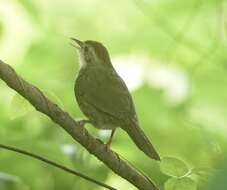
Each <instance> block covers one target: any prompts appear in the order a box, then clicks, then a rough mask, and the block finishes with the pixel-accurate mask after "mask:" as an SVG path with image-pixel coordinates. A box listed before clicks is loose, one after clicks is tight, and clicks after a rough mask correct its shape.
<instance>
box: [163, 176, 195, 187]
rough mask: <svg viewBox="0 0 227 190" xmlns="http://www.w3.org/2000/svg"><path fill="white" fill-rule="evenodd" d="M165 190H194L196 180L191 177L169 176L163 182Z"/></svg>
mask: <svg viewBox="0 0 227 190" xmlns="http://www.w3.org/2000/svg"><path fill="white" fill-rule="evenodd" d="M164 186H165V190H196V186H197V185H196V182H195V181H193V180H192V179H191V178H188V177H184V178H180V179H178V178H171V179H169V180H168V181H167V182H165V185H164Z"/></svg>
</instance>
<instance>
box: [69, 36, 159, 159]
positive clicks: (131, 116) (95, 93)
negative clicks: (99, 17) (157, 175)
mask: <svg viewBox="0 0 227 190" xmlns="http://www.w3.org/2000/svg"><path fill="white" fill-rule="evenodd" d="M71 40H72V45H73V46H74V47H75V48H77V50H78V52H79V57H80V61H79V62H80V69H79V72H78V74H77V77H76V80H75V85H74V93H75V97H76V101H77V103H78V105H79V108H80V110H81V111H82V112H83V114H84V115H85V116H86V117H87V118H88V120H84V123H87V122H88V123H91V124H92V125H93V126H94V127H96V128H98V129H108V130H111V135H110V138H109V140H108V142H107V143H106V145H107V147H110V145H111V142H112V138H113V135H114V132H115V130H116V129H117V128H121V129H123V130H124V131H125V132H126V133H127V134H128V135H129V136H130V138H131V139H132V141H133V142H134V143H135V144H136V146H137V147H138V148H139V149H140V150H141V151H143V152H144V153H145V154H146V155H147V156H148V157H150V158H151V159H154V160H160V156H159V154H158V153H157V151H156V149H155V148H154V146H153V145H152V144H151V142H150V140H149V139H148V137H147V136H146V134H145V133H144V131H143V130H142V129H141V128H140V126H139V121H138V117H137V114H136V111H135V106H134V103H133V99H132V96H131V94H130V92H129V90H128V88H127V86H126V84H125V82H124V81H123V79H122V78H121V77H120V76H119V75H118V73H117V72H116V70H115V69H114V67H113V65H112V63H111V59H110V55H109V53H108V50H107V48H106V47H105V46H104V45H103V44H102V43H100V42H97V41H92V40H87V41H81V40H78V39H76V38H71Z"/></svg>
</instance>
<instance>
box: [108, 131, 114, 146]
mask: <svg viewBox="0 0 227 190" xmlns="http://www.w3.org/2000/svg"><path fill="white" fill-rule="evenodd" d="M114 132H115V129H113V130H112V131H111V135H110V138H109V140H108V141H107V143H106V147H107V149H110V146H111V143H112V139H113V136H114Z"/></svg>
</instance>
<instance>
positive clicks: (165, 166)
mask: <svg viewBox="0 0 227 190" xmlns="http://www.w3.org/2000/svg"><path fill="white" fill-rule="evenodd" d="M160 169H161V171H162V172H163V173H164V174H166V175H168V176H173V177H182V176H184V175H185V174H187V173H188V172H189V169H188V167H187V165H186V164H185V163H184V162H183V161H181V160H179V159H177V158H173V157H164V158H162V160H161V163H160Z"/></svg>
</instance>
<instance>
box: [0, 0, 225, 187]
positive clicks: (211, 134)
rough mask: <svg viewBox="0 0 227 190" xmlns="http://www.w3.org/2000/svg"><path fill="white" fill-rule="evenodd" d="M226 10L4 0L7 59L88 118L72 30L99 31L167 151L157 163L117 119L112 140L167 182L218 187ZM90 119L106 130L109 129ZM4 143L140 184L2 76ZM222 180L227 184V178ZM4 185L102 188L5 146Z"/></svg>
mask: <svg viewBox="0 0 227 190" xmlns="http://www.w3.org/2000/svg"><path fill="white" fill-rule="evenodd" d="M226 14H227V5H226V2H225V1H223V0H209V1H203V0H192V1H181V0H160V1H151V0H150V1H149V0H125V1H121V0H116V1H113V0H112V1H105V0H93V1H89V0H78V1H74V0H67V1H54V0H31V1H26V0H18V1H13V0H0V59H3V60H4V61H5V62H7V63H9V64H11V65H13V67H14V68H15V69H16V70H17V71H18V72H19V73H20V74H21V75H23V77H25V79H26V80H28V81H30V82H32V83H34V84H35V85H37V86H39V87H40V88H41V89H44V91H45V94H46V95H47V96H48V97H49V98H50V99H52V100H53V101H54V102H56V103H58V104H59V105H60V106H61V107H62V108H64V109H65V110H67V111H68V112H70V113H72V114H73V115H74V116H75V118H83V114H82V113H81V112H80V110H79V108H78V106H77V104H76V101H75V98H74V92H73V85H74V81H75V77H76V73H77V71H78V69H79V64H78V56H77V54H76V53H75V49H74V48H73V47H71V46H70V45H69V43H70V40H69V38H70V37H76V38H79V39H82V40H86V39H93V40H97V41H101V42H102V43H103V44H105V45H106V46H107V48H108V49H109V51H110V54H111V58H112V60H113V64H114V66H115V67H116V69H118V71H119V72H120V73H122V76H123V77H125V78H124V79H125V80H127V81H128V82H129V85H130V84H133V88H132V89H131V90H132V95H133V99H134V102H135V107H136V110H137V112H138V116H139V120H140V124H141V127H142V128H143V129H144V131H145V132H146V134H147V135H148V137H149V138H150V139H151V140H152V143H153V144H154V146H155V147H156V148H157V150H158V151H159V152H160V154H161V156H163V155H167V156H166V157H163V159H162V161H161V163H160V168H159V167H158V165H159V164H158V163H156V162H155V161H151V160H150V159H149V158H147V157H146V156H145V155H144V154H143V153H141V152H140V151H139V150H138V149H137V148H136V147H135V145H134V144H133V143H132V142H131V140H130V138H129V137H127V135H126V134H125V133H124V132H123V131H122V130H120V129H119V130H117V132H116V135H115V137H114V141H113V145H112V148H113V149H114V150H116V151H117V152H118V153H120V154H121V155H122V156H123V157H124V158H126V159H127V160H129V161H130V162H131V163H132V164H133V165H135V166H136V167H137V168H140V169H141V170H142V171H143V172H144V173H146V174H148V175H149V176H150V177H151V178H152V179H153V180H154V181H155V182H156V183H157V184H158V185H159V186H160V187H161V189H165V190H178V189H185V190H194V189H195V188H197V189H198V190H203V189H206V186H207V184H209V185H210V187H212V188H213V189H214V187H215V185H217V184H216V182H217V181H219V180H221V179H222V177H223V176H225V170H224V169H223V170H224V171H220V170H219V169H218V170H217V171H216V170H214V169H216V168H217V167H218V166H220V167H221V166H222V165H223V163H225V162H224V161H223V160H222V159H221V158H222V157H223V155H226V154H225V151H224V150H225V149H226V147H227V141H226V136H225V134H226V126H225V123H227V117H226V115H227V99H226V97H227V90H226V87H225V86H226V83H227V77H226V60H227V57H226V56H227V55H226V39H227V32H226V28H227V27H226V26H227V25H226V23H227V22H226V18H227V17H226ZM129 73H130V74H129ZM87 127H88V128H89V131H90V132H91V133H92V134H94V136H96V137H97V138H100V139H102V140H104V141H106V140H107V138H108V135H106V133H104V132H100V131H98V130H96V129H94V128H93V127H91V126H87ZM0 143H5V144H11V145H14V146H18V147H22V148H23V149H27V150H28V151H32V152H34V153H38V154H41V155H43V156H46V157H48V158H49V159H52V160H54V161H57V162H60V163H63V164H65V165H67V166H69V167H72V168H74V169H76V170H77V171H80V172H82V173H85V174H87V175H89V176H91V177H94V178H96V179H97V180H100V181H103V182H105V183H108V184H109V185H112V186H114V187H118V188H119V189H126V188H130V189H132V188H133V187H132V186H131V185H130V184H128V183H127V182H125V181H124V180H122V179H119V177H118V176H115V175H114V174H113V173H112V172H110V171H109V170H108V169H107V168H106V167H105V166H103V165H102V164H101V163H100V162H99V161H97V160H96V159H95V158H94V157H92V156H91V155H90V154H89V153H88V152H86V151H85V150H84V149H83V148H82V147H81V146H80V145H78V144H77V143H76V142H74V141H73V140H72V139H71V137H69V136H68V135H67V134H66V133H65V132H64V131H62V130H61V129H60V128H58V127H56V126H55V124H53V123H52V121H50V120H49V119H48V118H46V117H45V116H43V115H41V114H39V113H37V112H36V111H35V110H34V109H32V108H31V107H30V106H29V104H28V102H26V101H25V100H24V99H23V98H21V97H20V96H19V95H15V93H14V92H13V91H12V90H9V89H8V88H7V87H6V86H5V84H4V83H3V82H2V81H0ZM169 155H171V156H169ZM179 158H180V159H179ZM25 168H26V169H25ZM221 168H222V167H221ZM223 168H224V167H223ZM216 176H218V177H216ZM218 184H221V185H220V187H218V188H219V189H221V188H222V187H226V182H225V180H222V181H221V182H220V183H218ZM0 189H3V190H14V189H20V190H21V189H22V190H24V189H26V190H27V189H33V190H38V189H42V190H58V189H59V190H61V189H72V190H73V189H97V190H98V189H100V188H99V187H96V186H94V185H93V184H90V183H88V182H86V181H84V180H82V179H79V178H76V177H74V176H70V175H68V174H66V173H64V172H62V171H59V170H57V169H54V168H51V167H49V166H46V165H43V164H42V163H40V162H37V161H34V160H30V159H28V158H25V157H23V156H21V155H17V154H13V153H10V152H7V151H5V150H0ZM206 190H207V189H206Z"/></svg>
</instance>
